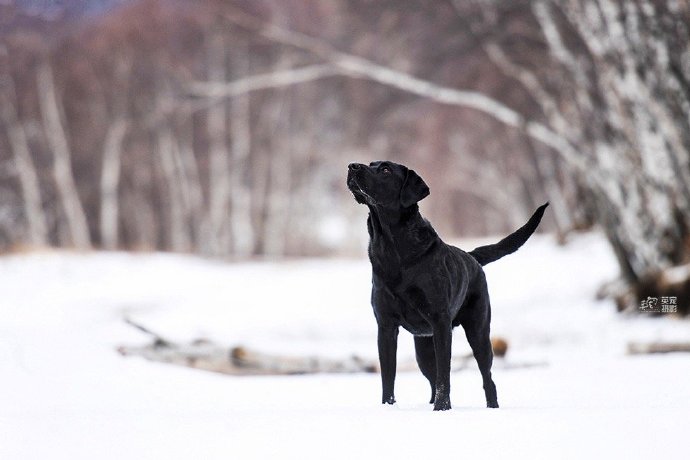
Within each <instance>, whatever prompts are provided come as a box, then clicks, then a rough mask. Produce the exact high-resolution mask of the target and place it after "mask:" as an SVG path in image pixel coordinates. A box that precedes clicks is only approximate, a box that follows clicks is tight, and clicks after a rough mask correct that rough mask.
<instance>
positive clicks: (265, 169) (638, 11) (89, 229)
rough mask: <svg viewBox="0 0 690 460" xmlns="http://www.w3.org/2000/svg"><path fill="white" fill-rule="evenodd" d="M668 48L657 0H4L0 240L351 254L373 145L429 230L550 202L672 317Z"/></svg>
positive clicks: (676, 133) (672, 94) (683, 205)
mask: <svg viewBox="0 0 690 460" xmlns="http://www.w3.org/2000/svg"><path fill="white" fill-rule="evenodd" d="M689 43H690V5H689V4H688V3H687V2H684V1H678V0H533V1H528V0H515V1H509V2H507V1H498V0H436V1H402V0H377V1H373V0H251V1H250V0H233V1H215V0H207V1H203V2H192V1H183V0H139V1H116V0H64V1H47V0H44V1H39V0H15V1H12V0H3V1H0V249H2V250H4V251H11V250H19V249H23V248H36V247H46V246H57V247H69V248H77V249H90V248H96V249H108V250H112V249H125V250H164V251H178V252H192V253H199V254H204V255H209V256H219V257H227V258H236V259H242V258H248V257H255V256H266V257H272V258H275V257H287V256H315V255H329V254H345V253H353V252H354V251H361V246H362V238H363V237H364V222H363V216H362V212H363V210H362V209H361V208H360V207H358V206H356V205H355V204H354V202H353V200H352V198H351V197H350V196H349V193H348V192H347V190H346V188H345V175H346V165H347V164H348V163H349V162H352V161H360V162H369V161H372V160H376V159H390V160H393V161H399V162H403V163H405V164H409V165H410V166H411V167H413V168H415V169H416V170H417V171H418V172H419V173H420V174H421V175H422V177H424V178H425V179H426V181H427V183H429V184H430V186H431V189H432V197H431V198H430V199H429V200H426V201H425V202H423V204H422V208H423V212H424V214H425V215H426V216H427V217H429V218H430V220H431V221H432V222H433V223H434V225H435V226H436V228H437V230H439V232H440V233H441V234H442V235H443V236H444V237H446V238H450V237H455V236H474V235H496V234H504V233H507V232H509V231H512V230H513V229H515V228H516V227H518V226H520V225H522V224H523V223H524V221H525V220H526V218H527V217H528V216H529V215H530V214H531V212H532V211H533V210H534V208H535V207H536V206H537V205H538V204H541V203H542V202H544V201H546V200H549V201H550V202H551V205H552V208H550V209H551V212H550V214H549V215H550V217H549V218H548V219H547V220H546V221H545V223H544V227H545V228H546V229H548V230H550V231H553V232H555V233H557V234H558V235H559V236H560V238H561V239H562V240H563V241H565V240H566V239H567V235H568V233H569V232H572V231H575V230H581V229H588V228H592V227H595V226H596V227H600V228H601V229H603V231H604V232H605V234H606V236H607V238H608V240H609V242H610V244H611V246H612V248H613V251H614V253H615V255H616V258H617V260H618V263H619V266H620V269H621V279H620V280H619V281H618V282H615V283H611V284H610V285H608V286H606V289H604V290H603V291H602V294H603V295H609V296H613V297H615V298H616V299H617V300H618V305H619V307H620V308H621V309H626V308H637V307H638V306H639V301H640V299H644V298H646V296H648V295H655V296H661V295H664V296H668V295H675V296H678V303H679V310H680V311H682V312H687V311H688V308H689V307H690V265H688V264H689V263H690V236H689V231H690V49H689V47H688V44H689ZM563 269H564V270H567V267H564V268H563Z"/></svg>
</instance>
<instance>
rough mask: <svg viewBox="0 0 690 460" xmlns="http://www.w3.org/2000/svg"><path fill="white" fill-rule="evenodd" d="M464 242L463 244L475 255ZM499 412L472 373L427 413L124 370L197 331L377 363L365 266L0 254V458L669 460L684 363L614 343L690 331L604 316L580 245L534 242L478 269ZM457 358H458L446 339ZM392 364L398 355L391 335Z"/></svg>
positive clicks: (325, 390)
mask: <svg viewBox="0 0 690 460" xmlns="http://www.w3.org/2000/svg"><path fill="white" fill-rule="evenodd" d="M474 243H475V242H461V243H460V245H461V247H464V248H467V249H471V248H472V247H474ZM486 272H487V278H488V282H489V286H490V291H491V295H492V302H493V326H492V330H493V334H494V335H500V336H502V337H504V338H506V339H507V340H508V341H509V343H510V349H509V352H508V356H507V358H506V360H507V362H508V363H513V364H515V363H518V364H519V363H544V364H545V365H543V366H538V367H529V368H517V369H516V368H511V369H508V368H507V366H504V365H503V364H502V363H501V362H500V360H497V362H496V365H495V367H494V380H495V382H496V385H497V387H498V396H499V403H500V404H501V408H500V409H497V410H492V409H486V408H485V407H484V406H485V402H484V396H483V391H482V388H481V377H480V375H479V372H478V371H477V370H476V367H472V368H470V369H465V370H462V371H460V372H457V373H454V374H453V375H452V377H451V383H452V391H451V399H452V402H453V410H451V411H448V412H445V413H437V412H432V411H431V406H430V405H429V404H427V400H428V397H429V388H428V384H427V382H426V380H425V379H424V378H423V377H422V375H421V374H420V373H418V372H400V373H399V374H398V378H397V380H396V398H397V400H398V403H397V404H396V405H395V406H383V405H381V404H380V383H379V377H378V375H374V374H371V375H369V374H357V375H313V376H293V377H287V376H286V377H229V376H223V375H219V374H213V373H207V372H203V371H198V370H191V369H186V368H179V367H175V366H170V365H165V364H158V363H151V362H147V361H144V360H142V359H139V358H123V357H121V356H120V355H118V354H117V353H116V352H115V349H116V347H117V346H119V345H123V344H126V345H136V344H144V343H146V342H148V340H149V337H146V336H143V335H142V334H141V333H140V332H139V331H137V330H135V329H133V328H132V327H130V326H128V325H126V324H125V323H124V322H123V320H122V319H123V318H124V317H125V316H128V317H131V318H133V319H135V320H136V321H137V322H140V323H142V324H144V325H146V326H147V327H149V328H151V329H153V330H155V331H157V332H158V333H160V334H161V335H163V336H165V337H167V338H170V339H173V340H180V341H185V340H193V339H194V338H197V337H201V336H204V337H208V338H211V339H212V340H214V341H216V342H219V343H222V344H226V345H228V346H230V345H234V344H243V345H246V346H251V347H254V348H257V349H259V350H261V351H266V352H279V353H285V354H302V353H308V354H319V355H324V356H349V355H351V354H353V353H356V354H359V355H360V356H364V357H375V355H376V327H375V322H374V318H373V314H372V312H371V307H370V305H369V277H370V269H369V266H368V262H367V261H365V260H359V259H357V260H308V261H291V262H280V263H275V262H273V263H271V262H252V263H241V264H225V263H221V262H214V261H208V260H203V259H199V258H195V257H191V256H181V255H166V254H123V253H81V254H80V253H65V252H45V253H31V254H25V255H15V256H5V257H0V293H1V294H0V381H2V386H1V388H2V390H3V391H2V392H0V459H62V458H65V459H93V458H99V459H158V458H166V459H190V458H203V459H216V458H217V459H234V458H237V459H253V458H256V459H265V458H271V457H275V458H300V459H302V458H304V459H310V458H314V459H316V458H319V459H321V458H328V459H333V458H335V459H337V458H343V459H345V458H347V459H351V458H400V459H402V458H414V457H417V458H420V457H424V458H426V457H429V456H434V455H452V456H453V457H458V458H462V457H463V456H464V457H471V458H493V459H495V458H530V459H533V458H563V459H567V458H573V459H574V458H623V457H625V458H650V457H654V458H662V457H664V456H667V457H670V458H679V457H681V456H682V455H683V453H684V452H685V451H686V445H685V444H684V437H685V434H686V429H685V427H686V426H687V417H688V414H690V386H689V385H687V382H688V377H689V376H690V359H688V355H687V354H672V355H657V356H627V355H626V354H625V347H626V344H627V343H628V341H631V340H640V341H653V340H678V339H683V340H687V339H688V337H690V322H688V321H686V320H679V319H674V318H672V317H670V316H665V317H661V318H649V317H645V316H643V315H636V316H626V315H620V314H617V313H615V308H614V306H613V305H612V304H611V303H610V302H596V301H594V300H593V299H594V292H595V291H596V289H597V287H599V285H600V284H601V283H603V282H604V281H607V280H610V279H611V278H613V277H614V276H615V274H616V267H615V262H614V260H613V258H612V256H611V254H610V251H609V249H608V247H607V246H606V244H605V242H604V241H603V239H602V238H601V237H600V236H599V235H596V234H586V235H582V236H579V237H577V238H575V239H574V240H573V241H572V242H571V243H570V244H569V245H567V246H565V247H558V246H556V245H555V244H554V242H553V239H552V238H551V237H549V236H536V237H533V239H532V240H530V241H529V242H528V243H527V244H526V245H525V247H524V248H522V249H521V250H520V251H518V252H517V253H516V254H514V255H511V256H508V257H506V258H505V259H502V260H500V261H498V262H496V263H494V264H492V265H489V266H488V267H486ZM454 349H455V351H456V352H457V353H464V352H466V351H468V347H467V345H466V342H465V339H464V337H463V334H462V332H461V331H456V333H455V335H454ZM398 356H399V362H401V361H405V360H407V359H413V356H414V352H413V346H412V339H411V337H410V336H409V334H407V333H404V332H403V333H401V334H400V343H399V351H398Z"/></svg>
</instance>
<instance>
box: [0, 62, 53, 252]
mask: <svg viewBox="0 0 690 460" xmlns="http://www.w3.org/2000/svg"><path fill="white" fill-rule="evenodd" d="M3 81H4V84H3V85H0V88H1V89H2V90H0V117H2V118H1V119H2V121H3V123H4V125H5V127H6V129H7V135H8V138H9V141H10V146H11V148H12V155H13V158H14V164H15V170H16V173H17V176H18V179H19V186H20V189H21V195H22V199H23V204H24V214H25V218H26V226H27V234H28V241H27V243H29V244H31V245H35V246H45V245H47V244H48V225H47V222H46V216H45V211H44V210H43V205H42V203H41V188H40V183H39V179H38V174H37V172H36V166H35V164H34V161H33V159H32V158H31V150H30V148H29V141H28V139H27V136H26V132H25V131H24V126H23V124H22V122H21V120H20V119H19V116H18V114H17V105H16V104H17V96H16V92H15V86H14V81H13V79H12V76H11V75H10V73H9V72H4V75H3Z"/></svg>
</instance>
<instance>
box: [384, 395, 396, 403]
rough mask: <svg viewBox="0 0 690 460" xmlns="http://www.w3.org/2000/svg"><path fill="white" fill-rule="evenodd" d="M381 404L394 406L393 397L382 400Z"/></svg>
mask: <svg viewBox="0 0 690 460" xmlns="http://www.w3.org/2000/svg"><path fill="white" fill-rule="evenodd" d="M381 404H395V396H389V397H387V398H383V401H381Z"/></svg>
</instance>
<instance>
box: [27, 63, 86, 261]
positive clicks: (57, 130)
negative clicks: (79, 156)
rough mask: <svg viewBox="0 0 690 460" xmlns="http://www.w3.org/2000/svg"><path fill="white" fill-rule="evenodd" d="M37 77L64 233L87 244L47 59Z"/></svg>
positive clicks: (83, 245) (75, 242)
mask: <svg viewBox="0 0 690 460" xmlns="http://www.w3.org/2000/svg"><path fill="white" fill-rule="evenodd" d="M37 80H38V95H39V102H40V107H41V114H42V116H43V125H44V129H45V134H46V138H47V139H48V144H49V145H50V148H51V150H52V152H53V177H54V178H55V185H56V188H57V192H58V196H59V198H60V204H61V205H62V208H63V211H64V213H65V218H66V220H67V227H68V235H69V237H70V239H71V243H72V244H73V245H74V247H76V248H79V249H86V248H90V247H91V236H90V234H89V225H88V221H87V218H86V213H85V212H84V208H83V206H82V203H81V199H80V198H79V193H78V192H77V186H76V184H75V182H74V175H73V173H72V163H71V152H70V148H69V143H68V140H67V133H66V132H65V129H64V127H63V125H62V120H61V116H60V106H59V101H58V95H57V92H56V89H55V81H54V79H53V71H52V70H51V68H50V64H49V63H48V62H43V63H42V64H41V65H40V67H39V69H38V76H37Z"/></svg>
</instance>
